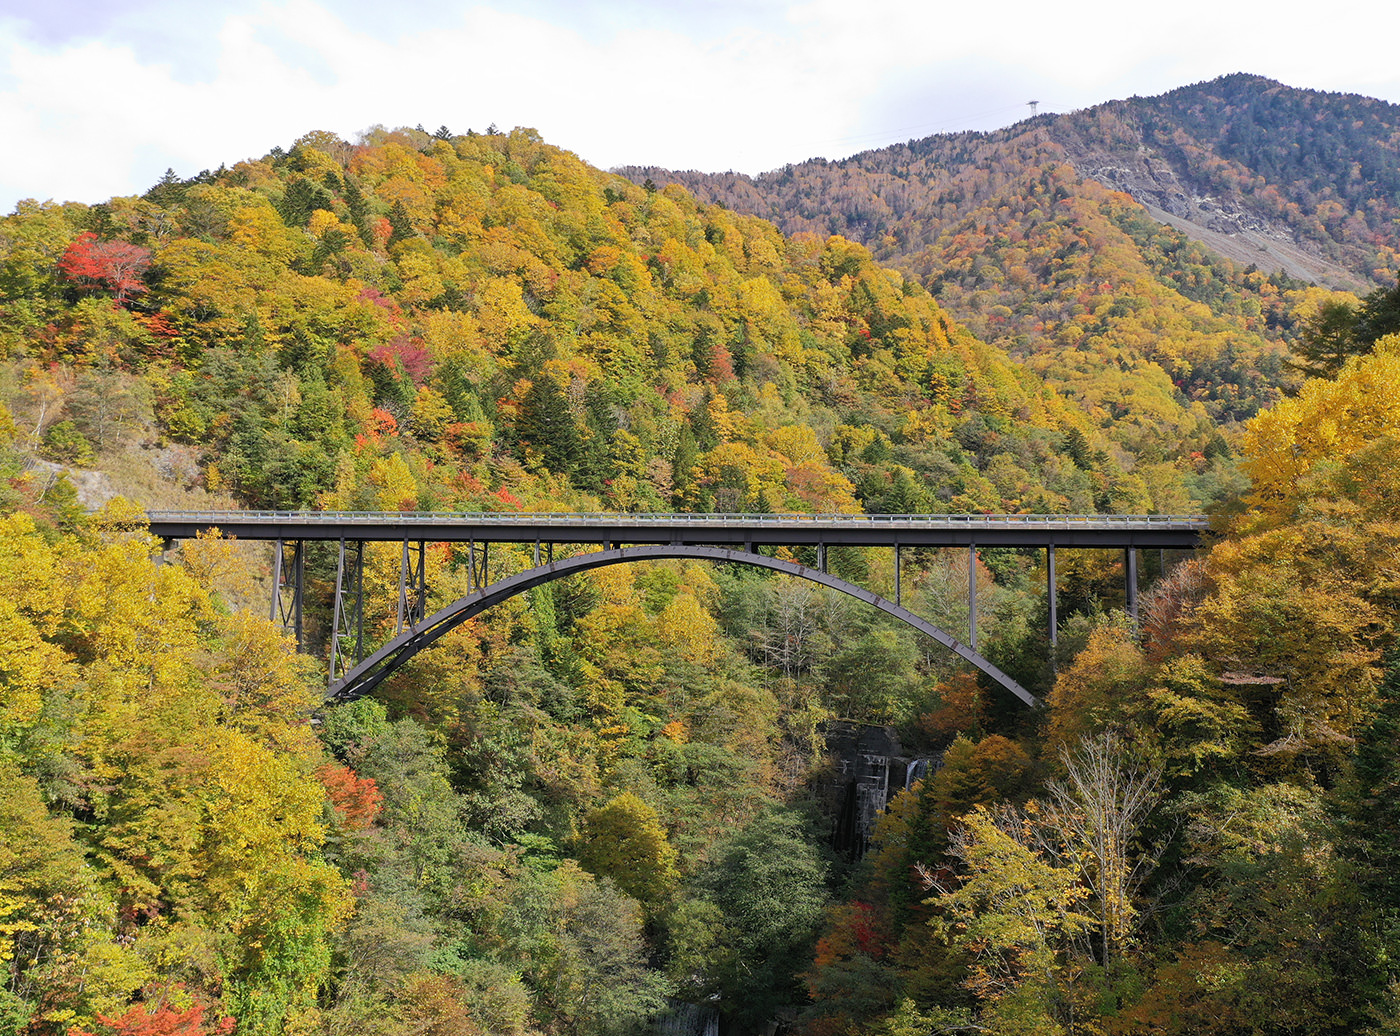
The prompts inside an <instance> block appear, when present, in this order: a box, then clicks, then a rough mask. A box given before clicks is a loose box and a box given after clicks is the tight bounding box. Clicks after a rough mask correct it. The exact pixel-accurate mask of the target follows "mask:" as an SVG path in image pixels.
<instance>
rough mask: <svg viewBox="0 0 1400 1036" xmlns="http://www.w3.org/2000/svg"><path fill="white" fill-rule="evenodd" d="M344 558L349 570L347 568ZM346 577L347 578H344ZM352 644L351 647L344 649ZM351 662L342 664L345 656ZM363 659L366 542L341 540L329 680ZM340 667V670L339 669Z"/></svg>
mask: <svg viewBox="0 0 1400 1036" xmlns="http://www.w3.org/2000/svg"><path fill="white" fill-rule="evenodd" d="M347 559H348V561H349V568H348V569H347V567H346V562H347ZM347 577H348V578H347ZM350 645H353V647H352V648H350V649H349V650H347V648H348V647H349V646H350ZM347 654H351V655H353V658H354V661H353V662H351V663H350V664H349V665H346V664H345V659H346V655H347ZM364 657H365V541H364V540H350V541H349V549H348V550H347V549H346V540H345V539H344V538H343V537H342V538H341V540H340V556H339V559H338V560H337V562H336V567H335V609H334V617H333V620H332V624H331V661H330V678H331V682H332V683H334V682H335V681H336V680H338V679H340V678H342V677H343V676H344V675H345V674H346V673H348V672H350V670H351V669H353V668H354V667H355V666H357V665H359V664H360V662H361V661H363V660H364ZM341 666H343V667H344V668H343V670H342V669H341V668H340V667H341Z"/></svg>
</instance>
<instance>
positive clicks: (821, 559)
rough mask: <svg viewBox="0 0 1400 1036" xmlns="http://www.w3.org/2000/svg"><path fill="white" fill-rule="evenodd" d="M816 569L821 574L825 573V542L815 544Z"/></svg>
mask: <svg viewBox="0 0 1400 1036" xmlns="http://www.w3.org/2000/svg"><path fill="white" fill-rule="evenodd" d="M817 569H818V570H819V571H820V572H821V573H822V575H825V574H826V544H825V543H818V544H817Z"/></svg>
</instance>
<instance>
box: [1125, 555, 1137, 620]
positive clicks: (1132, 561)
mask: <svg viewBox="0 0 1400 1036" xmlns="http://www.w3.org/2000/svg"><path fill="white" fill-rule="evenodd" d="M1137 563H1138V559H1137V548H1136V547H1129V548H1127V549H1126V550H1125V551H1124V552H1123V570H1124V576H1125V578H1126V579H1127V584H1128V586H1127V597H1128V618H1130V619H1132V620H1133V625H1134V626H1136V625H1137V621H1138V573H1137V568H1138V566H1137Z"/></svg>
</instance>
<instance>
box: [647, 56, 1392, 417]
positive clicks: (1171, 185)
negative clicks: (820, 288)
mask: <svg viewBox="0 0 1400 1036" xmlns="http://www.w3.org/2000/svg"><path fill="white" fill-rule="evenodd" d="M1397 142H1400V108H1397V107H1396V106H1395V105H1390V104H1385V103H1383V102H1380V101H1373V100H1369V99H1367V98H1362V97H1357V96H1354V95H1338V94H1323V93H1317V92H1314V91H1306V90H1295V89H1292V88H1289V87H1285V86H1282V85H1280V84H1278V83H1274V82H1272V81H1270V80H1267V79H1262V78H1259V77H1256V76H1244V75H1237V76H1229V77H1226V78H1224V79H1220V80H1216V81H1215V82H1212V83H1205V84H1199V85H1197V86H1191V87H1185V88H1183V89H1181V90H1176V91H1173V92H1172V93H1170V94H1166V95H1163V96H1162V97H1158V98H1147V99H1143V98H1133V99H1130V100H1126V101H1115V102H1111V103H1109V104H1104V105H1100V106H1098V107H1096V108H1091V109H1087V110H1085V111H1081V112H1075V113H1073V114H1070V115H1061V116H1055V115H1042V116H1040V117H1038V118H1035V119H1032V120H1029V121H1027V122H1023V123H1020V124H1018V125H1016V126H1013V127H1010V128H1008V129H1006V130H1002V131H1000V132H997V133H989V134H983V133H962V134H956V135H946V136H935V137H928V138H925V139H923V140H918V141H911V142H909V143H908V144H900V145H894V146H891V147H888V148H882V149H880V150H877V151H869V152H865V153H862V154H859V155H856V156H853V157H852V158H849V159H846V160H844V161H840V162H830V161H827V160H825V159H813V160H811V161H808V162H804V163H802V164H800V165H794V166H788V167H785V168H783V169H780V170H775V171H773V172H770V173H765V174H762V175H761V176H758V177H747V176H741V175H737V174H734V173H724V174H701V173H696V172H681V173H676V172H670V171H667V170H662V169H655V168H630V169H625V170H621V172H623V173H624V175H627V176H628V177H629V178H631V179H633V180H635V181H637V182H644V181H645V180H646V179H648V178H649V179H651V180H652V181H653V182H655V183H657V184H664V183H668V182H677V183H680V184H682V185H683V186H685V187H686V188H687V189H689V190H691V191H692V192H694V193H695V194H696V195H697V196H699V197H700V198H702V199H704V200H708V201H715V202H718V203H721V204H724V205H726V206H728V207H730V208H733V209H736V210H737V211H740V212H745V213H751V214H756V215H761V216H763V217H764V218H767V219H771V220H773V221H774V222H775V223H777V224H778V225H779V226H780V227H781V228H782V229H783V230H784V231H786V232H787V233H794V232H797V231H803V230H805V231H813V232H818V233H834V234H841V235H844V236H847V237H850V238H853V239H855V240H859V241H861V242H863V243H865V244H867V245H868V246H869V247H870V248H871V249H872V251H873V252H874V253H875V256H876V258H877V260H878V261H880V262H884V263H888V264H890V265H893V266H896V267H899V268H901V269H903V270H905V271H906V272H909V273H912V274H914V275H915V276H917V277H918V278H919V279H920V280H921V281H922V282H923V283H925V284H926V285H927V286H928V287H929V288H930V289H931V290H932V291H934V292H935V294H936V295H937V296H938V298H939V301H940V302H941V303H943V305H944V306H946V307H947V308H948V309H949V311H950V312H951V313H952V314H953V315H954V316H956V317H957V318H958V319H959V320H962V321H964V322H965V323H966V324H967V325H968V326H969V328H971V329H972V330H973V331H974V332H975V333H976V334H977V335H978V336H979V337H982V338H984V339H985V340H988V341H991V342H995V343H997V344H999V345H1001V346H1003V347H1005V348H1007V349H1008V350H1009V351H1010V352H1011V353H1012V354H1013V355H1018V356H1022V357H1031V356H1034V357H1035V358H1036V359H1035V361H1034V362H1035V363H1037V364H1038V365H1040V366H1041V367H1042V368H1043V369H1044V370H1045V371H1046V372H1051V371H1059V375H1060V376H1059V378H1057V380H1066V379H1067V380H1070V381H1074V380H1088V379H1091V378H1093V377H1094V376H1095V375H1096V372H1097V371H1098V370H1100V369H1101V368H1102V366H1103V363H1104V362H1106V361H1114V362H1117V363H1118V365H1120V366H1122V365H1125V364H1126V365H1131V364H1133V363H1135V362H1139V361H1142V360H1147V361H1150V362H1154V363H1156V364H1158V365H1159V366H1161V367H1162V368H1163V369H1164V370H1165V371H1166V372H1167V373H1168V375H1169V376H1170V377H1171V378H1172V380H1173V382H1174V383H1175V384H1176V385H1177V387H1178V389H1180V390H1181V392H1182V393H1183V394H1184V395H1185V396H1186V397H1187V398H1190V399H1194V400H1199V401H1201V402H1202V403H1203V404H1204V405H1205V406H1206V407H1207V409H1208V410H1210V411H1211V413H1212V414H1213V416H1215V417H1217V418H1223V419H1230V418H1239V417H1244V416H1247V415H1248V414H1250V413H1252V412H1253V411H1254V410H1255V409H1256V408H1257V407H1258V406H1259V405H1260V404H1261V403H1265V402H1268V401H1269V400H1270V399H1272V398H1274V397H1275V395H1276V393H1277V392H1278V390H1279V388H1280V387H1281V385H1282V384H1283V382H1284V380H1285V379H1286V370H1285V368H1283V367H1282V365H1281V364H1280V362H1279V361H1280V359H1281V357H1282V356H1283V355H1284V352H1285V347H1286V346H1287V344H1288V343H1289V342H1290V341H1291V340H1292V339H1293V337H1294V336H1295V334H1296V330H1297V327H1298V325H1299V322H1300V320H1302V319H1304V318H1306V317H1308V316H1309V315H1311V313H1312V312H1314V311H1315V309H1316V306H1317V305H1318V303H1319V301H1320V299H1321V298H1323V297H1325V296H1324V292H1323V291H1322V290H1320V289H1318V288H1310V287H1308V285H1307V282H1313V283H1316V284H1319V285H1324V286H1326V287H1337V288H1348V289H1351V290H1354V291H1367V290H1370V289H1371V288H1372V287H1374V286H1375V285H1377V284H1387V283H1391V282H1393V280H1394V278H1395V274H1396V270H1397V267H1398V266H1400V260H1397V253H1396V246H1397V240H1396V235H1395V233H1394V227H1395V223H1394V220H1395V218H1396V216H1397V212H1400V194H1397V184H1400V146H1397ZM1120 192H1122V193H1120ZM1125 195H1131V198H1130V197H1127V196H1125ZM1163 223H1166V224H1168V226H1162V224H1163ZM1193 238H1194V239H1195V240H1192V239H1193Z"/></svg>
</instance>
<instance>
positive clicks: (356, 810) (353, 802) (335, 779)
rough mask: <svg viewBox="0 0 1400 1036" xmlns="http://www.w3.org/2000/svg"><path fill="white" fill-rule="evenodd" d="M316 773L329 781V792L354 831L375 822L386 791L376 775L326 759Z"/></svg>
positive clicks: (324, 782)
mask: <svg viewBox="0 0 1400 1036" xmlns="http://www.w3.org/2000/svg"><path fill="white" fill-rule="evenodd" d="M316 776H317V777H319V778H320V779H321V783H322V784H323V785H325V788H326V796H327V797H328V798H329V799H330V800H331V805H332V806H334V807H335V811H336V812H337V813H339V814H340V819H341V823H343V824H344V825H345V826H346V827H347V828H348V829H349V830H351V831H362V830H364V829H365V828H367V827H369V826H370V824H373V823H374V821H375V818H376V817H378V816H379V809H380V807H381V806H382V805H383V803H384V795H383V793H382V792H380V790H379V786H378V785H377V784H375V783H374V778H373V777H360V776H357V775H356V773H355V771H354V770H352V769H350V767H348V766H340V765H338V764H336V763H326V764H325V765H324V766H321V767H319V768H317V770H316Z"/></svg>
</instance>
